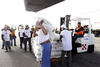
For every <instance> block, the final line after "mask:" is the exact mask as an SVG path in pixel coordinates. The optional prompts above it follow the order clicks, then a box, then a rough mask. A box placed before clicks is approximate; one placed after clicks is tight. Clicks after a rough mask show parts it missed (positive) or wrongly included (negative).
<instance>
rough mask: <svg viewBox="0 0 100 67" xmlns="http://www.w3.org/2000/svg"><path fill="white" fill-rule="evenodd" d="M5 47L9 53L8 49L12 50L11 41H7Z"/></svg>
mask: <svg viewBox="0 0 100 67" xmlns="http://www.w3.org/2000/svg"><path fill="white" fill-rule="evenodd" d="M4 45H5V48H6V51H8V49H9V50H11V47H10V46H11V45H10V41H5V42H4Z"/></svg>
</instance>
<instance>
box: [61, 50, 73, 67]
mask: <svg viewBox="0 0 100 67" xmlns="http://www.w3.org/2000/svg"><path fill="white" fill-rule="evenodd" d="M61 58H62V67H66V66H68V67H72V55H71V51H62V55H61Z"/></svg>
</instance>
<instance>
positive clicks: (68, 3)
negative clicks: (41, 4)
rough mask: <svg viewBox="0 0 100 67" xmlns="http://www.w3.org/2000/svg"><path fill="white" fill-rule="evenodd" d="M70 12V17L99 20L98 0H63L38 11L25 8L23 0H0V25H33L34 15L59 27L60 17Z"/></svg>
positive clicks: (99, 4) (99, 5)
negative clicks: (29, 10)
mask: <svg viewBox="0 0 100 67" xmlns="http://www.w3.org/2000/svg"><path fill="white" fill-rule="evenodd" d="M67 14H70V15H71V18H75V17H85V18H91V22H92V23H93V22H100V1H99V0H65V1H63V2H61V3H59V4H56V5H54V6H51V7H49V8H46V9H43V10H42V11H39V12H38V13H34V12H28V11H26V10H25V6H24V0H0V26H1V27H3V25H4V24H9V25H16V26H17V25H19V24H29V25H34V24H35V22H36V17H43V18H45V19H47V20H49V21H50V22H51V23H52V24H53V25H54V26H55V27H59V24H60V17H64V16H65V15H67Z"/></svg>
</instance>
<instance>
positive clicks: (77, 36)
mask: <svg viewBox="0 0 100 67" xmlns="http://www.w3.org/2000/svg"><path fill="white" fill-rule="evenodd" d="M80 37H83V35H82V34H75V35H74V38H75V41H76V40H77V38H80Z"/></svg>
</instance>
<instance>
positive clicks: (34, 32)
mask: <svg viewBox="0 0 100 67" xmlns="http://www.w3.org/2000/svg"><path fill="white" fill-rule="evenodd" d="M37 30H38V28H37V27H36V28H35V29H34V31H33V36H34V37H36V36H38V34H37V33H36V31H37Z"/></svg>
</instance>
